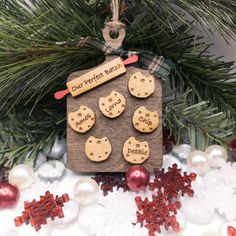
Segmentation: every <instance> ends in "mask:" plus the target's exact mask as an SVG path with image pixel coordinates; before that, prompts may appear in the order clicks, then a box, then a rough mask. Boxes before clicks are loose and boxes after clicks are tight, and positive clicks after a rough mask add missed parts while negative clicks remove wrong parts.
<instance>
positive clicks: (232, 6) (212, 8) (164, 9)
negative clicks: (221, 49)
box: [143, 0, 236, 39]
mask: <svg viewBox="0 0 236 236" xmlns="http://www.w3.org/2000/svg"><path fill="white" fill-rule="evenodd" d="M143 2H144V3H145V4H147V6H148V7H149V8H152V9H153V8H154V7H157V8H159V9H160V12H161V14H160V15H159V16H158V17H159V18H163V20H164V21H165V22H166V23H168V24H169V27H170V28H171V29H172V30H173V31H174V27H173V26H172V24H173V23H172V22H171V21H170V20H168V19H169V18H171V17H173V15H174V16H175V17H176V18H177V19H179V20H180V21H181V22H182V24H186V25H188V24H189V22H188V20H186V15H185V14H183V12H184V13H186V14H188V15H190V16H191V17H192V18H193V19H194V20H195V21H196V24H199V25H200V26H201V27H202V28H203V29H204V30H205V31H206V32H207V33H211V34H213V33H215V31H217V32H218V33H220V34H221V35H222V36H223V37H225V38H226V39H229V38H234V39H235V38H236V37H235V36H236V27H235V24H236V2H235V1H234V0H211V1H206V0H199V1H192V0H175V1H170V0H162V1H158V0H143ZM166 18H167V19H166ZM189 26H190V25H189Z"/></svg>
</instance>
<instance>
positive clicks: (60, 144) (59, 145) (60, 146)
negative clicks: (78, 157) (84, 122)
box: [43, 137, 66, 159]
mask: <svg viewBox="0 0 236 236" xmlns="http://www.w3.org/2000/svg"><path fill="white" fill-rule="evenodd" d="M43 151H44V153H45V154H46V155H47V156H48V157H49V158H51V159H60V158H62V156H63V154H64V153H65V152H66V140H65V139H59V137H56V139H55V141H54V143H53V145H52V147H51V148H50V147H49V146H47V147H46V148H44V150H43Z"/></svg>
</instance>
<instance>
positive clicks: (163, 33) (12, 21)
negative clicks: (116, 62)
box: [0, 0, 236, 165]
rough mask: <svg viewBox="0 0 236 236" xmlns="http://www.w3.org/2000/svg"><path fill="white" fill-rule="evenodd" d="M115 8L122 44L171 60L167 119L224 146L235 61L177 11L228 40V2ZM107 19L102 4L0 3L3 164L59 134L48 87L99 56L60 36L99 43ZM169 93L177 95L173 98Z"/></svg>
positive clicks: (231, 13)
mask: <svg viewBox="0 0 236 236" xmlns="http://www.w3.org/2000/svg"><path fill="white" fill-rule="evenodd" d="M121 4H122V11H121V14H120V19H121V20H122V21H123V22H124V23H125V24H126V26H127V28H126V38H125V41H124V43H123V47H124V48H125V49H130V50H138V51H146V50H148V51H151V52H154V53H156V54H158V55H163V56H165V57H166V58H169V59H171V60H172V61H173V62H174V63H175V69H174V70H173V73H172V74H171V76H170V80H169V81H167V83H166V84H164V88H165V89H164V90H165V92H166V93H165V94H164V111H163V113H164V114H163V116H164V117H163V118H164V123H165V125H166V126H167V127H169V128H170V129H171V131H172V132H173V133H174V135H175V136H177V137H178V136H179V135H180V133H181V130H182V129H185V128H188V130H189V133H190V137H191V141H192V144H194V145H196V147H200V148H203V147H204V146H206V145H207V144H208V143H211V142H214V141H216V142H220V143H225V142H226V141H227V139H228V137H229V136H230V135H232V134H233V133H235V126H234V122H235V120H236V114H235V110H236V86H235V85H236V80H235V74H233V73H232V72H231V71H232V69H233V63H232V62H224V61H222V60H221V59H220V58H214V57H212V56H211V55H210V54H209V53H207V51H208V48H209V47H210V45H207V44H205V43H203V42H202V40H201V38H199V37H197V36H195V35H192V34H191V29H192V26H193V25H192V22H190V21H189V20H188V18H187V17H186V16H185V15H184V14H183V12H180V8H182V9H184V11H186V12H188V14H190V15H191V16H192V17H193V18H194V19H195V20H196V21H197V22H199V24H201V25H203V26H204V27H205V29H206V30H209V29H210V27H213V30H217V31H219V32H220V33H221V34H222V35H223V36H225V37H226V38H229V37H232V38H233V37H234V36H235V31H236V27H235V12H236V11H235V9H236V6H235V3H234V1H232V0H224V1H214V0H211V1H190V0H181V1H180V0H176V1H168V0H163V1H155V0H134V1H128V0H127V1H125V0H123V1H121ZM176 6H177V7H176ZM107 16H108V17H111V11H110V1H108V0H103V1H96V2H95V3H93V2H92V1H86V0H76V1H75V0H38V1H32V3H31V4H29V2H28V1H25V0H12V1H8V0H3V1H0V111H1V113H0V146H1V149H0V155H3V156H2V158H1V159H0V162H1V163H6V165H13V164H15V163H18V162H21V161H22V160H24V158H26V157H27V158H32V159H33V158H35V156H36V153H37V152H38V151H39V150H40V149H42V148H43V146H44V145H46V144H48V143H49V144H50V143H52V142H53V140H54V139H55V136H56V135H64V134H65V127H66V114H65V112H66V108H65V103H66V101H65V100H62V101H55V100H54V98H53V93H54V92H55V91H57V90H60V89H63V88H64V86H65V82H66V78H67V76H68V75H69V74H70V73H71V72H73V71H76V70H81V69H85V68H89V67H93V66H95V65H97V64H98V63H101V62H102V61H103V60H104V55H103V54H102V53H101V52H99V51H96V50H92V49H90V48H83V49H81V48H77V47H76V46H73V45H74V44H67V43H66V42H70V41H78V40H79V39H80V38H81V37H86V36H92V37H97V38H99V39H101V40H102V34H101V32H102V31H101V29H102V28H103V26H104V21H105V20H106V18H107ZM211 29H212V28H211ZM200 40H201V41H200ZM63 42H65V43H63ZM167 87H168V88H167ZM188 88H191V90H188ZM167 91H168V92H170V93H171V94H173V93H174V94H176V96H175V99H174V100H173V99H169V93H167ZM186 91H188V93H187V95H186V93H185V92H186ZM180 94H184V95H182V96H180ZM208 101H209V102H208Z"/></svg>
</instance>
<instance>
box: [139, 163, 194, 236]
mask: <svg viewBox="0 0 236 236" xmlns="http://www.w3.org/2000/svg"><path fill="white" fill-rule="evenodd" d="M154 174H155V178H154V181H153V182H150V183H149V189H150V190H151V191H155V194H153V195H152V199H151V200H149V199H148V198H145V199H144V200H142V199H141V197H139V196H138V197H136V198H135V202H136V205H137V207H138V211H137V213H136V216H137V223H141V226H144V227H146V228H147V229H148V232H149V236H154V235H155V233H156V232H158V233H160V232H161V227H164V229H165V230H170V228H171V229H172V230H173V231H174V232H179V230H180V225H179V223H178V222H177V219H176V214H177V210H178V209H180V208H181V203H180V201H179V200H178V199H179V196H180V195H182V196H183V195H187V196H189V197H192V196H193V194H194V192H193V190H192V188H191V183H192V181H194V180H195V179H196V174H194V173H191V174H189V175H188V174H187V173H184V174H183V175H182V174H181V169H178V167H177V165H176V164H174V165H173V166H172V167H170V168H169V169H168V171H167V172H166V173H165V172H164V169H161V170H158V169H155V170H154Z"/></svg>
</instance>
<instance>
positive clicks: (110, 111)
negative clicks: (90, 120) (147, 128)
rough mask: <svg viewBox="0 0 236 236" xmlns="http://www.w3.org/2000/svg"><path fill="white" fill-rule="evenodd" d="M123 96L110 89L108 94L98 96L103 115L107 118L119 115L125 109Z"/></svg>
mask: <svg viewBox="0 0 236 236" xmlns="http://www.w3.org/2000/svg"><path fill="white" fill-rule="evenodd" d="M125 105H126V101H125V97H124V96H123V95H122V94H120V93H118V92H116V91H112V92H111V94H110V95H108V96H106V97H101V98H99V109H100V110H101V112H102V114H103V115H104V116H107V117H109V118H116V117H118V116H120V115H121V114H122V113H123V112H124V110H125Z"/></svg>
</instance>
